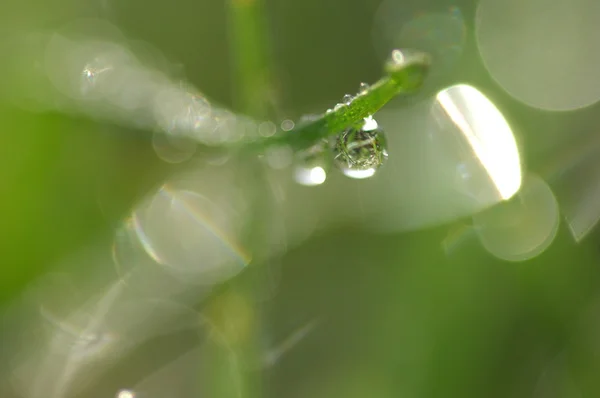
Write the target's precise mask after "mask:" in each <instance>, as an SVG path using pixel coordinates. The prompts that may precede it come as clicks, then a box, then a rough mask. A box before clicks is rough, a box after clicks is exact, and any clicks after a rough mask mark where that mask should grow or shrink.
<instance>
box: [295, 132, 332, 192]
mask: <svg viewBox="0 0 600 398" xmlns="http://www.w3.org/2000/svg"><path fill="white" fill-rule="evenodd" d="M327 149H328V148H327V142H326V141H320V142H318V143H317V144H315V145H313V146H312V147H310V148H308V149H305V150H303V151H300V152H297V153H296V156H295V171H294V178H295V180H296V182H297V183H298V184H302V185H306V186H316V185H321V184H322V183H324V182H325V180H326V179H327V172H328V171H329V168H330V167H331V158H330V156H329V151H328V150H327Z"/></svg>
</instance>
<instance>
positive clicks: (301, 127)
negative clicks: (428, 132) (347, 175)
mask: <svg viewBox="0 0 600 398" xmlns="http://www.w3.org/2000/svg"><path fill="white" fill-rule="evenodd" d="M396 52H398V50H395V52H394V53H396ZM394 53H393V54H394ZM429 65H430V59H429V56H428V55H427V54H424V53H413V54H410V56H406V57H404V56H403V57H402V59H401V60H394V56H392V60H391V61H390V62H388V63H387V64H386V68H385V71H386V73H387V74H386V76H384V77H382V78H381V79H379V81H377V82H376V83H375V84H373V85H372V86H370V87H369V88H368V89H367V90H365V91H364V92H361V93H359V94H358V95H356V96H355V97H354V98H353V99H352V100H350V101H349V102H348V103H346V104H338V105H337V106H336V107H334V108H333V109H331V110H329V111H327V112H325V113H323V114H321V115H317V116H315V117H314V118H311V119H310V120H309V121H307V122H301V123H299V124H298V125H296V126H295V128H294V129H292V130H291V131H279V132H277V133H276V134H275V135H273V136H272V137H268V138H263V139H259V140H255V141H254V142H251V143H249V144H248V143H245V144H244V145H249V146H250V147H251V148H253V149H256V150H262V149H264V148H265V147H269V146H272V145H283V144H285V145H290V146H291V147H292V148H294V149H304V148H307V147H309V146H311V145H313V144H314V143H315V142H317V141H318V140H320V139H323V138H327V137H328V136H330V135H334V134H338V133H339V132H340V131H343V130H345V129H347V128H349V127H352V126H355V125H357V124H360V123H361V122H362V121H363V119H364V118H366V117H368V116H371V115H373V114H375V112H377V111H378V110H379V109H381V107H383V106H384V105H385V104H386V103H387V102H389V101H390V100H391V99H392V98H394V97H395V96H397V95H399V94H410V93H414V92H415V91H416V90H417V89H418V88H419V87H420V86H421V85H422V83H423V80H424V79H425V76H426V74H427V71H428V69H429Z"/></svg>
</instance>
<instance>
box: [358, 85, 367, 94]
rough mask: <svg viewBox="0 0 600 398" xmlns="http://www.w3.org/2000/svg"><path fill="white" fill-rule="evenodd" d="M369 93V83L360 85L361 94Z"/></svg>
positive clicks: (359, 91)
mask: <svg viewBox="0 0 600 398" xmlns="http://www.w3.org/2000/svg"><path fill="white" fill-rule="evenodd" d="M367 91H369V85H368V84H367V83H365V82H363V83H361V84H360V86H358V93H359V94H366V93H367Z"/></svg>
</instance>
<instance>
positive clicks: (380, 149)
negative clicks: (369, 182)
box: [333, 117, 388, 179]
mask: <svg viewBox="0 0 600 398" xmlns="http://www.w3.org/2000/svg"><path fill="white" fill-rule="evenodd" d="M333 155H334V163H335V165H336V166H337V167H338V168H339V169H340V170H341V171H342V173H344V175H346V176H347V177H350V178H355V179H364V178H369V177H372V176H373V175H375V173H376V172H377V170H378V169H379V167H380V166H381V165H382V164H383V163H384V162H385V160H386V159H387V157H388V154H387V148H386V140H385V135H384V132H383V129H381V127H379V125H378V124H377V122H376V121H375V119H373V118H372V117H368V118H365V119H364V122H363V125H362V126H361V127H360V128H349V129H347V130H344V131H343V132H342V133H340V134H339V135H338V136H337V138H336V140H335V143H334V146H333Z"/></svg>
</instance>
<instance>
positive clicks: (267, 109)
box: [228, 0, 275, 119]
mask: <svg viewBox="0 0 600 398" xmlns="http://www.w3.org/2000/svg"><path fill="white" fill-rule="evenodd" d="M228 5H229V17H230V24H229V26H230V45H231V54H232V61H233V65H234V75H235V93H234V101H235V105H236V107H237V108H238V110H239V111H241V112H243V113H245V114H247V115H249V116H252V117H255V118H260V119H266V118H268V117H269V116H272V113H273V111H274V107H275V104H274V98H273V92H274V88H273V84H272V81H271V79H272V76H273V70H272V69H273V68H271V57H270V54H269V51H268V50H269V45H268V35H267V32H266V30H267V29H266V25H267V24H266V18H265V12H264V8H265V7H264V2H263V0H229V2H228Z"/></svg>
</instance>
